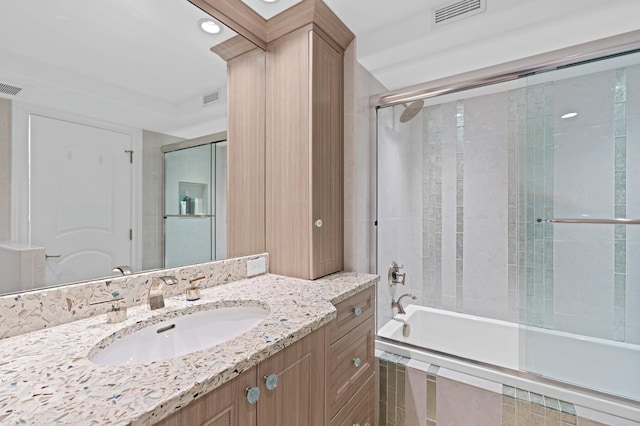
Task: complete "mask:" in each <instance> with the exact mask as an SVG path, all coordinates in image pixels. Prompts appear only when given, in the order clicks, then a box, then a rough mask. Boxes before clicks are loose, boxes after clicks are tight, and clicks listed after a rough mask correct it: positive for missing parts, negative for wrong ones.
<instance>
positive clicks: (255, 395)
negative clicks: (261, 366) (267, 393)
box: [247, 386, 260, 405]
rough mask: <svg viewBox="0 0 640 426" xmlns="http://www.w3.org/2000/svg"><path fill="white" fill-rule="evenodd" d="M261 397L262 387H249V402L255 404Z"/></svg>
mask: <svg viewBox="0 0 640 426" xmlns="http://www.w3.org/2000/svg"><path fill="white" fill-rule="evenodd" d="M258 399H260V389H259V388H258V387H257V386H253V387H249V388H247V402H248V403H249V404H252V405H253V404H255V403H256V402H258Z"/></svg>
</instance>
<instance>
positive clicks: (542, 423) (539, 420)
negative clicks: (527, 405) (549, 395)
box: [529, 404, 546, 426]
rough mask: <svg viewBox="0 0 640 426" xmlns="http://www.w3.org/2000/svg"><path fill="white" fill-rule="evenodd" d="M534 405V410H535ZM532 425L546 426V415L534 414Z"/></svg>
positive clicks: (532, 414)
mask: <svg viewBox="0 0 640 426" xmlns="http://www.w3.org/2000/svg"><path fill="white" fill-rule="evenodd" d="M533 405H534V404H532V408H533ZM530 420H531V421H530V423H529V424H530V425H531V426H546V419H545V416H544V413H543V414H542V415H540V414H537V413H534V412H532V413H531V417H530Z"/></svg>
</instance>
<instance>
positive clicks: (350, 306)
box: [329, 286, 375, 343]
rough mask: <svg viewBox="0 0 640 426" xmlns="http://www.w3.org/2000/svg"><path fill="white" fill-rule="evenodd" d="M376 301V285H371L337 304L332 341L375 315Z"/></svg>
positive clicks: (332, 325)
mask: <svg viewBox="0 0 640 426" xmlns="http://www.w3.org/2000/svg"><path fill="white" fill-rule="evenodd" d="M374 303H375V286H373V287H369V288H368V289H366V290H363V291H361V292H360V293H358V294H355V295H353V296H351V297H350V298H348V299H347V300H343V301H342V302H340V303H338V304H337V305H336V309H337V311H338V312H337V316H336V319H335V321H332V322H331V326H330V329H329V336H330V341H331V343H333V342H335V341H336V340H338V339H339V338H341V337H342V336H344V335H345V333H348V332H349V331H351V330H352V329H353V328H354V327H356V326H357V325H359V324H361V323H362V322H363V321H364V320H366V319H367V318H369V317H370V316H371V315H373V312H374Z"/></svg>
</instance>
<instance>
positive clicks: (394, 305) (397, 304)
mask: <svg viewBox="0 0 640 426" xmlns="http://www.w3.org/2000/svg"><path fill="white" fill-rule="evenodd" d="M403 297H410V298H412V299H413V300H416V299H417V297H416V296H415V295H413V294H410V293H407V294H403V295H402V296H400V297H398V300H397V301H395V300H393V299H391V309H393V308H398V314H406V312H405V310H404V308H403V307H402V303H400V302H402V298H403Z"/></svg>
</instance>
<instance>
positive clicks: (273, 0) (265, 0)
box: [262, 0, 278, 3]
mask: <svg viewBox="0 0 640 426" xmlns="http://www.w3.org/2000/svg"><path fill="white" fill-rule="evenodd" d="M262 1H263V2H265V3H275V2H277V1H278V0H262Z"/></svg>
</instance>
